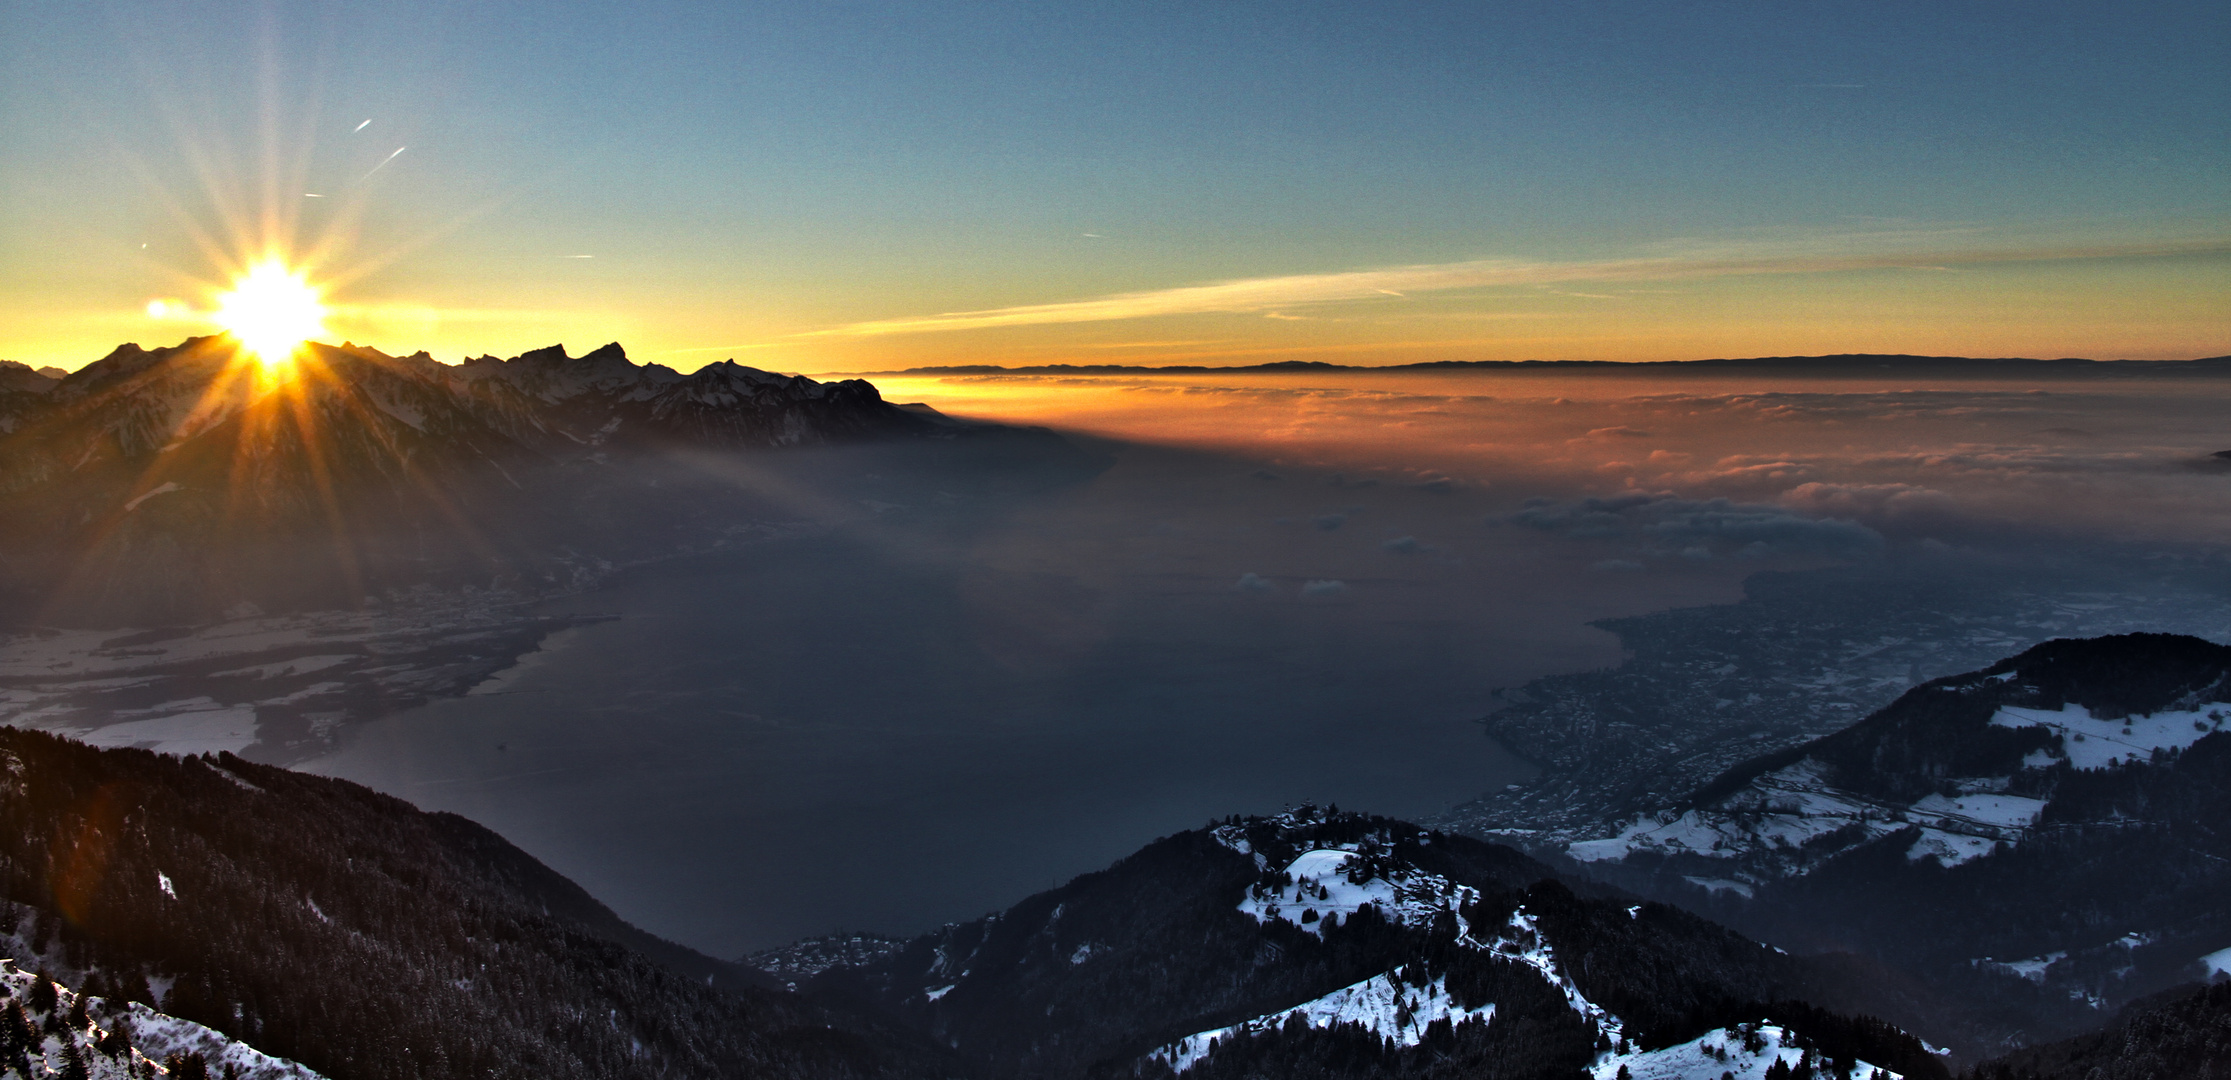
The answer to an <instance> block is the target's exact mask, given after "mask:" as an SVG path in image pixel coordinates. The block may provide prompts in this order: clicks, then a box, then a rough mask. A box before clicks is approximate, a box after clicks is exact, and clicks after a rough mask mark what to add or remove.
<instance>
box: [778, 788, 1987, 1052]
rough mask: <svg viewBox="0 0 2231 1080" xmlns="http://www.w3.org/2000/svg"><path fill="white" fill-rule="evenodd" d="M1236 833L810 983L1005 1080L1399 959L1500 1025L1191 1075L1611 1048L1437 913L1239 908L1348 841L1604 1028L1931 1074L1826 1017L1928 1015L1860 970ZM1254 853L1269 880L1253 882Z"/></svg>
mask: <svg viewBox="0 0 2231 1080" xmlns="http://www.w3.org/2000/svg"><path fill="white" fill-rule="evenodd" d="M1305 813H1306V812H1305ZM1235 830H1236V831H1237V834H1240V835H1244V837H1245V839H1246V842H1247V845H1248V847H1249V848H1250V849H1251V853H1250V854H1242V853H1241V852H1240V851H1238V850H1235V849H1234V848H1233V847H1232V846H1230V845H1228V844H1227V843H1225V842H1222V841H1220V840H1219V838H1218V834H1217V833H1216V832H1215V831H1210V830H1200V831H1193V832H1186V833H1181V834H1178V835H1176V836H1173V837H1169V838H1166V839H1164V840H1161V841H1157V842H1156V843H1154V844H1152V845H1149V846H1148V847H1146V848H1145V849H1143V850H1141V851H1139V852H1137V853H1135V854H1133V855H1132V856H1130V857H1128V858H1126V859H1124V860H1122V861H1121V862H1119V863H1117V864H1115V865H1114V866H1112V867H1110V868H1109V869H1107V870H1103V871H1099V872H1097V873H1093V874H1087V875H1084V876H1082V877H1080V878H1078V879H1076V880H1074V881H1072V882H1070V883H1069V884H1068V885H1065V886H1063V887H1061V888H1058V889H1055V890H1051V891H1049V892H1046V893H1042V894H1039V895H1037V896H1033V897H1031V898H1029V899H1027V900H1025V901H1023V902H1022V903H1020V904H1017V905H1016V906H1015V907H1013V908H1011V909H1009V910H1007V911H1005V912H1002V913H1000V914H998V915H996V916H992V917H989V918H986V919H982V920H978V921H975V922H970V923H965V924H959V925H955V926H949V927H947V928H945V929H944V930H942V931H939V932H937V933H934V934H931V935H928V936H925V937H923V938H921V939H917V940H916V941H915V942H913V943H912V944H910V945H909V946H908V947H907V949H905V950H904V951H903V952H901V953H900V954H899V955H897V956H895V957H892V958H890V959H888V960H885V961H882V962H880V963H877V964H873V965H868V966H865V967H861V968H853V969H845V970H838V971H832V972H829V973H827V974H825V975H823V976H821V977H819V978H817V979H816V980H814V981H813V982H811V983H809V984H808V986H809V988H810V989H811V990H812V991H814V992H815V993H817V994H822V995H828V996H831V997H834V998H837V999H841V1000H846V1001H850V1002H854V1003H858V1004H860V1005H863V1006H880V1007H881V1008H883V1009H885V1010H887V1011H888V1012H889V1014H890V1015H892V1016H894V1017H897V1018H900V1019H901V1020H903V1021H905V1022H909V1023H912V1024H914V1025H917V1026H918V1027H920V1028H921V1029H923V1030H924V1031H926V1032H928V1033H930V1034H931V1035H932V1036H933V1037H935V1038H937V1039H939V1040H940V1041H943V1042H945V1043H947V1045H950V1046H953V1047H955V1048H956V1049H957V1050H958V1051H959V1052H960V1053H961V1054H962V1055H963V1056H965V1057H967V1058H969V1059H972V1060H974V1061H976V1062H978V1063H979V1064H980V1065H981V1066H982V1067H984V1068H986V1069H987V1070H989V1071H990V1072H991V1073H993V1074H994V1075H999V1076H1018V1077H1019V1076H1093V1077H1111V1078H1112V1077H1119V1076H1127V1075H1132V1074H1134V1073H1137V1072H1142V1071H1143V1072H1145V1073H1152V1072H1154V1071H1155V1070H1156V1069H1157V1068H1159V1066H1155V1065H1153V1064H1150V1063H1148V1062H1146V1061H1145V1058H1146V1056H1147V1055H1148V1054H1150V1053H1151V1052H1152V1051H1154V1050H1155V1049H1156V1048H1157V1047H1160V1046H1163V1045H1166V1044H1168V1043H1170V1042H1172V1041H1174V1040H1176V1039H1179V1038H1183V1037H1185V1036H1188V1035H1191V1034H1193V1033H1195V1032H1200V1031H1206V1030H1211V1029H1214V1028H1220V1027H1224V1026H1228V1025H1231V1024H1235V1023H1239V1022H1242V1021H1245V1020H1249V1019H1252V1018H1254V1017H1258V1016H1263V1015H1268V1014H1272V1013H1276V1012H1279V1011H1281V1010H1284V1009H1286V1008H1290V1007H1292V1006H1294V1005H1296V1004H1299V1003H1301V1002H1304V1001H1309V1000H1312V999H1314V998H1317V997H1321V996H1323V995H1325V994H1327V993H1330V992H1332V991H1334V990H1337V989H1340V988H1341V987H1345V986H1349V985H1352V984H1355V983H1357V982H1360V981H1363V980H1365V979H1369V978H1371V977H1373V976H1375V975H1379V974H1381V973H1384V972H1388V971H1391V970H1394V969H1396V968H1407V969H1409V970H1410V971H1412V972H1413V973H1419V974H1418V976H1417V977H1418V978H1421V979H1422V978H1425V977H1427V976H1430V977H1433V978H1442V979H1445V980H1446V985H1447V987H1448V988H1449V991H1450V993H1451V995H1452V997H1454V998H1455V1000H1456V1002H1457V1003H1458V1004H1459V1005H1460V1006H1463V1007H1476V1006H1479V1005H1482V1004H1486V1003H1489V1002H1492V1003H1494V1004H1495V1006H1496V1013H1495V1017H1494V1019H1493V1021H1492V1022H1491V1023H1487V1024H1466V1025H1460V1026H1454V1027H1450V1026H1447V1025H1442V1026H1439V1027H1436V1028H1435V1029H1434V1030H1433V1031H1431V1032H1429V1034H1428V1038H1427V1045H1425V1046H1424V1047H1423V1048H1420V1049H1407V1050H1406V1049H1399V1048H1395V1047H1392V1046H1389V1045H1384V1044H1382V1043H1381V1041H1380V1039H1379V1037H1378V1036H1376V1035H1370V1036H1365V1035H1363V1034H1361V1033H1360V1031H1361V1029H1355V1030H1344V1029H1338V1028H1336V1029H1332V1030H1329V1031H1328V1030H1310V1029H1306V1028H1301V1027H1294V1028H1291V1029H1288V1030H1281V1031H1279V1032H1275V1033H1264V1034H1261V1035H1257V1036H1254V1037H1252V1038H1247V1039H1241V1040H1227V1043H1226V1045H1224V1046H1221V1047H1220V1048H1219V1049H1218V1050H1217V1051H1216V1052H1215V1053H1214V1054H1211V1055H1210V1056H1209V1057H1208V1058H1207V1059H1206V1060H1205V1061H1202V1062H1200V1063H1197V1064H1195V1065H1194V1066H1193V1069H1192V1070H1190V1071H1189V1072H1188V1075H1189V1076H1191V1075H1193V1074H1194V1073H1196V1072H1198V1073H1200V1075H1201V1076H1203V1077H1207V1078H1212V1080H1213V1078H1222V1077H1227V1076H1230V1077H1241V1076H1270V1075H1281V1076H1288V1075H1290V1076H1321V1077H1328V1078H1329V1077H1343V1078H1351V1080H1361V1078H1364V1077H1379V1076H1420V1077H1438V1076H1452V1077H1453V1076H1459V1075H1479V1074H1483V1073H1485V1074H1490V1075H1496V1076H1505V1077H1530V1076H1540V1077H1551V1076H1567V1075H1571V1074H1572V1072H1573V1071H1574V1070H1577V1069H1579V1068H1581V1067H1582V1066H1584V1065H1585V1064H1586V1063H1587V1062H1588V1061H1589V1060H1590V1059H1591V1058H1592V1057H1593V1056H1594V1055H1595V1053H1597V1052H1598V1050H1600V1049H1608V1048H1609V1047H1604V1046H1599V1044H1598V1039H1597V1036H1596V1034H1595V1031H1594V1029H1593V1027H1592V1026H1591V1025H1590V1024H1588V1023H1587V1022H1586V1021H1584V1020H1583V1019H1582V1018H1581V1017H1580V1016H1579V1014H1577V1013H1576V1012H1575V1011H1574V1010H1573V1009H1572V1008H1571V1007H1570V1006H1569V1005H1568V1003H1567V1002H1566V1000H1565V999H1564V997H1563V995H1562V993H1561V992H1560V991H1557V990H1556V989H1554V988H1553V987H1551V986H1550V985H1549V984H1548V983H1547V982H1546V981H1544V980H1543V979H1542V978H1541V977H1540V975H1539V974H1537V973H1536V971H1535V970H1534V969H1533V968H1531V967H1529V966H1526V965H1525V964H1523V963H1522V962H1520V961H1518V960H1516V959H1513V958H1511V957H1506V956H1499V955H1495V954H1491V953H1488V952H1485V951H1482V950H1479V949H1474V948H1468V947H1464V946H1461V945H1459V944H1457V942H1456V940H1455V939H1456V931H1457V927H1456V924H1455V917H1454V916H1453V915H1449V914H1447V913H1444V914H1443V915H1442V917H1441V919H1440V922H1439V923H1437V924H1436V925H1433V926H1430V927H1427V926H1415V925H1408V926H1406V925H1401V924H1398V923H1395V922H1392V921H1390V920H1389V919H1386V918H1383V917H1380V915H1379V913H1378V911H1377V909H1376V908H1375V907H1369V906H1367V907H1365V908H1363V909H1361V910H1359V911H1358V912H1356V913H1355V914H1354V915H1353V916H1352V917H1348V918H1345V919H1343V920H1341V921H1340V922H1339V923H1337V924H1335V925H1328V926H1326V927H1325V928H1324V930H1323V932H1322V937H1319V936H1317V935H1312V934H1310V933H1308V932H1307V931H1305V930H1303V929H1301V928H1300V927H1299V926H1296V925H1294V924H1291V923H1288V922H1286V921H1283V920H1280V919H1272V920H1268V921H1266V922H1260V923H1258V922H1257V921H1256V920H1255V919H1254V918H1252V917H1250V916H1249V915H1247V914H1245V913H1243V912H1241V911H1239V910H1238V908H1237V904H1238V901H1239V900H1240V898H1241V897H1242V896H1243V895H1245V894H1246V893H1247V890H1248V888H1249V887H1250V886H1251V885H1254V884H1257V883H1266V884H1269V883H1275V882H1277V881H1278V879H1279V878H1280V877H1281V871H1280V870H1279V869H1278V868H1280V867H1283V866H1285V865H1287V863H1288V862H1290V861H1291V860H1292V859H1293V858H1294V857H1295V856H1297V855H1299V854H1301V853H1302V852H1305V851H1308V850H1313V849H1316V848H1330V847H1338V846H1341V845H1344V844H1347V845H1355V846H1357V847H1358V848H1360V849H1361V852H1360V854H1359V856H1358V858H1359V860H1360V861H1362V862H1364V863H1371V864H1376V865H1377V866H1379V867H1405V866H1406V867H1414V868H1415V869H1417V870H1420V871H1423V872H1425V873H1428V874H1433V875H1438V876H1440V877H1442V878H1445V879H1447V880H1449V881H1452V882H1456V883H1458V884H1461V885H1466V886H1469V887H1471V888H1474V889H1477V890H1479V892H1480V893H1481V898H1480V899H1479V901H1478V902H1477V903H1476V904H1474V905H1472V906H1471V907H1470V908H1468V909H1466V910H1465V912H1464V917H1465V919H1466V921H1467V922H1468V923H1469V924H1470V925H1471V926H1472V927H1473V928H1474V932H1475V933H1476V934H1486V935H1492V934H1494V933H1495V932H1496V929H1497V928H1498V927H1501V926H1503V925H1505V924H1507V923H1508V922H1509V920H1510V917H1511V915H1512V914H1513V913H1514V912H1515V911H1517V910H1518V909H1519V908H1520V907H1521V906H1523V907H1524V908H1525V910H1526V911H1527V912H1528V913H1529V914H1531V915H1533V916H1534V918H1535V920H1536V922H1537V925H1538V926H1539V927H1540V928H1541V930H1542V933H1543V934H1544V935H1545V936H1546V937H1547V938H1548V939H1549V940H1550V941H1551V942H1553V943H1554V949H1555V953H1556V956H1557V958H1558V960H1559V962H1560V963H1562V964H1563V965H1564V968H1565V970H1566V971H1567V972H1568V973H1569V974H1570V976H1571V977H1572V978H1573V979H1574V981H1575V982H1576V984H1578V986H1579V987H1580V989H1581V990H1582V992H1583V993H1584V994H1586V995H1588V996H1589V998H1590V999H1591V1000H1593V1001H1595V1002H1597V1003H1598V1004H1600V1005H1602V1006H1604V1007H1605V1008H1607V1009H1609V1010H1610V1011H1611V1012H1613V1013H1614V1014H1617V1015H1619V1016H1620V1017H1621V1018H1622V1019H1623V1020H1624V1021H1625V1023H1626V1030H1627V1032H1628V1033H1629V1035H1630V1036H1631V1037H1632V1038H1634V1039H1635V1040H1636V1041H1637V1042H1638V1044H1640V1045H1641V1046H1643V1047H1645V1048H1656V1047H1662V1046H1667V1045H1672V1044H1675V1043H1678V1042H1683V1041H1686V1040H1688V1039H1692V1038H1695V1037H1697V1036H1699V1035H1702V1034H1704V1033H1705V1032H1708V1031H1710V1030H1712V1029H1714V1028H1718V1027H1724V1026H1729V1025H1733V1024H1737V1023H1745V1022H1753V1021H1757V1020H1760V1019H1769V1018H1772V1019H1783V1018H1787V1019H1788V1020H1789V1022H1792V1023H1798V1024H1803V1025H1805V1026H1806V1027H1807V1029H1808V1030H1817V1031H1819V1032H1820V1033H1821V1035H1820V1037H1821V1038H1823V1039H1827V1040H1831V1041H1833V1043H1834V1045H1835V1047H1836V1048H1837V1050H1838V1051H1839V1052H1850V1051H1852V1050H1855V1049H1861V1050H1864V1052H1863V1053H1858V1054H1856V1055H1855V1056H1861V1057H1865V1058H1866V1059H1868V1060H1870V1061H1875V1062H1877V1063H1879V1064H1893V1063H1895V1064H1893V1067H1897V1068H1900V1069H1901V1071H1906V1072H1908V1073H1909V1074H1910V1075H1914V1076H1917V1077H1931V1076H1942V1075H1943V1067H1942V1065H1941V1064H1940V1063H1939V1062H1938V1061H1937V1060H1936V1059H1935V1058H1934V1057H1932V1056H1931V1055H1929V1054H1927V1053H1926V1051H1925V1050H1924V1049H1923V1048H1922V1047H1921V1045H1920V1044H1919V1043H1918V1042H1917V1041H1916V1040H1914V1039H1912V1038H1911V1037H1910V1036H1907V1035H1904V1034H1903V1033H1902V1032H1899V1031H1898V1030H1897V1029H1896V1028H1894V1027H1892V1026H1891V1025H1889V1024H1886V1023H1883V1022H1881V1021H1872V1020H1864V1019H1844V1018H1841V1017H1839V1016H1837V1015H1835V1013H1832V1012H1830V1011H1829V1010H1835V1011H1836V1012H1837V1013H1845V1014H1849V1013H1860V1012H1890V1013H1893V1014H1896V1015H1906V1016H1910V1015H1916V1014H1918V1013H1920V1012H1921V1011H1923V1010H1925V1009H1933V1008H1942V1007H1944V1006H1945V1003H1943V1002H1941V1001H1933V1000H1928V999H1927V998H1926V995H1925V994H1922V995H1921V997H1920V998H1919V999H1908V998H1905V997H1902V996H1901V994H1902V993H1903V992H1904V991H1905V990H1907V989H1908V988H1907V987H1904V986H1902V985H1900V984H1898V983H1897V981H1896V980H1894V979H1893V980H1886V981H1884V982H1880V983H1878V982H1876V981H1874V980H1872V978H1871V976H1872V975H1873V974H1874V973H1872V972H1868V971H1865V970H1864V969H1863V967H1862V968H1854V967H1853V966H1850V965H1848V964H1823V963H1821V962H1818V961H1812V960H1804V959H1799V958H1794V957H1789V956H1785V955H1781V954H1778V953H1776V952H1775V951H1774V950H1771V949H1768V948H1766V947H1764V946H1761V945H1759V944H1757V943H1756V942H1752V941H1748V940H1746V939H1743V938H1741V937H1740V936H1738V935H1736V934H1734V933H1732V932H1730V931H1727V930H1725V929H1723V928H1721V927H1718V926H1714V925H1713V924H1711V923H1709V922H1707V921H1705V920H1703V919H1701V918H1698V917H1696V916H1693V915H1689V914H1687V913H1685V912H1681V911H1679V910H1677V909H1674V908H1670V907H1667V906H1664V905H1659V904H1640V903H1639V902H1638V901H1636V900H1634V899H1633V898H1631V897H1626V896H1623V895H1619V894H1614V893H1609V892H1606V891H1603V890H1596V889H1590V890H1589V892H1590V894H1591V895H1582V894H1580V893H1576V892H1575V891H1574V890H1573V889H1572V888H1568V887H1567V886H1566V885H1564V884H1562V883H1560V882H1559V881H1557V880H1554V879H1552V878H1549V876H1548V872H1547V870H1546V868H1544V867H1543V866H1542V865H1541V864H1539V863H1536V862H1535V861H1533V860H1532V859H1529V858H1527V857H1526V856H1524V855H1521V854H1520V853H1518V852H1516V851H1513V850H1511V849H1509V848H1506V847H1502V846H1499V845H1493V844H1488V843H1484V842H1481V841H1477V840H1473V839H1470V838H1467V837H1461V836H1452V835H1447V834H1442V833H1432V832H1426V831H1423V830H1420V829H1419V828H1418V827H1417V826H1414V825H1409V824H1405V823H1401V822H1395V821H1390V820H1387V819H1383V818H1374V817H1368V816H1365V815H1358V814H1329V815H1324V816H1322V817H1318V818H1314V819H1310V818H1306V817H1305V818H1303V819H1302V820H1299V821H1296V820H1294V819H1293V818H1292V817H1291V816H1289V817H1288V818H1287V819H1286V820H1284V821H1279V822H1277V823H1275V824H1274V823H1273V821H1271V820H1265V819H1248V820H1247V821H1244V822H1241V821H1237V820H1236V819H1235V821H1234V822H1232V823H1230V824H1229V825H1227V826H1225V827H1224V832H1225V835H1226V836H1227V837H1228V836H1230V835H1234V831H1235ZM1255 854H1260V855H1261V856H1263V857H1264V859H1265V860H1266V863H1267V868H1264V869H1258V867H1257V864H1256V862H1255V861H1254V858H1253V855H1255ZM1288 884H1290V882H1289V883H1288ZM1630 908H1632V909H1634V910H1633V911H1632V912H1630V910H1629V909H1630ZM1855 975H1857V976H1858V977H1857V978H1854V976H1855ZM940 983H946V984H950V989H945V990H943V992H942V993H939V994H938V996H937V997H936V998H935V999H934V1000H933V999H931V998H930V997H929V996H928V994H927V991H931V990H935V989H938V988H939V987H938V986H937V984H940ZM1803 1002H1813V1003H1817V1004H1818V1005H1819V1006H1825V1007H1826V1008H1818V1007H1816V1006H1814V1005H1806V1004H1803ZM1201 1070H1206V1071H1205V1072H1201Z"/></svg>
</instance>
